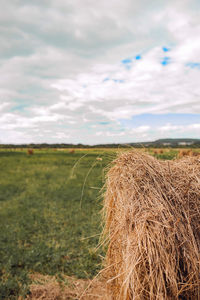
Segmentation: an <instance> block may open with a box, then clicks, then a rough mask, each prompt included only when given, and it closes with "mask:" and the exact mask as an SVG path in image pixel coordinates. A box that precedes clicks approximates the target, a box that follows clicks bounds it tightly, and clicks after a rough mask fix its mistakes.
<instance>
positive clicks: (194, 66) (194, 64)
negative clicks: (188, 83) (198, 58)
mask: <svg viewBox="0 0 200 300" xmlns="http://www.w3.org/2000/svg"><path fill="white" fill-rule="evenodd" d="M186 67H190V68H191V69H195V68H197V69H200V63H199V62H189V63H187V64H186Z"/></svg>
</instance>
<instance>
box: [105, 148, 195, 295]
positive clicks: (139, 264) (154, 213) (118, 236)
mask: <svg viewBox="0 0 200 300" xmlns="http://www.w3.org/2000/svg"><path fill="white" fill-rule="evenodd" d="M114 163H115V164H114V166H113V167H112V168H111V169H110V171H109V172H108V175H107V183H106V192H105V200H104V201H105V202H104V213H105V234H106V237H107V238H108V241H109V244H108V250H107V255H106V264H107V269H108V270H109V271H107V277H108V285H109V290H110V291H111V293H112V295H113V299H114V300H130V299H134V300H145V299H148V300H164V299H171V300H172V299H173V300H174V299H194V300H197V299H200V159H198V158H194V157H188V158H184V159H181V160H177V161H158V160H157V159H155V158H154V157H152V156H150V155H147V154H145V153H141V152H140V153H139V152H136V151H131V152H128V153H127V152H126V153H124V154H122V155H121V156H119V157H118V158H117V159H116V160H115V161H114Z"/></svg>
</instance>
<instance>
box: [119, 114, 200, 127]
mask: <svg viewBox="0 0 200 300" xmlns="http://www.w3.org/2000/svg"><path fill="white" fill-rule="evenodd" d="M119 121H120V123H121V125H123V126H125V127H130V128H134V127H139V126H150V127H161V126H164V125H166V124H167V123H170V124H172V125H182V126H187V125H190V124H198V123H200V115H199V114H176V113H174V114H172V113H169V114H141V115H136V116H133V117H132V118H131V119H121V120H119Z"/></svg>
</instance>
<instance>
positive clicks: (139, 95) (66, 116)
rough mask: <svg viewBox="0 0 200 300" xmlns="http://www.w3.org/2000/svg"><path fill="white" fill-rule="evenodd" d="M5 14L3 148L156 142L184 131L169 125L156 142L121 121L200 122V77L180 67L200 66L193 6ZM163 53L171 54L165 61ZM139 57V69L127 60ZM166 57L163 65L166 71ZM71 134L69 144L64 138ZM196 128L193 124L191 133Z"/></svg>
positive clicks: (0, 101)
mask: <svg viewBox="0 0 200 300" xmlns="http://www.w3.org/2000/svg"><path fill="white" fill-rule="evenodd" d="M2 6H3V8H4V9H3V10H1V12H0V20H1V27H0V28H1V29H0V30H1V35H0V43H1V49H0V65H1V68H0V128H1V129H2V131H4V132H8V135H7V136H6V135H5V134H3V136H4V139H5V140H7V137H10V139H11V140H15V138H14V136H17V140H18V141H19V140H20V139H21V141H22V142H23V140H26V141H27V140H28V139H29V137H31V139H33V140H35V141H38V140H39V141H42V138H43V139H44V140H46V141H47V140H48V141H51V140H52V141H53V138H52V136H54V140H56V138H57V139H58V140H59V141H60V140H62V139H63V140H65V139H66V140H68V139H71V141H73V142H79V141H80V140H81V142H90V143H95V142H98V141H99V139H98V138H97V139H96V140H95V139H94V137H95V136H96V137H99V138H100V137H102V142H103V138H105V139H106V138H107V140H108V141H112V140H113V141H116V140H115V138H116V139H117V138H118V139H119V140H120V139H121V141H122V140H123V141H125V139H127V140H130V139H133V138H138V139H139V138H148V137H149V136H152V138H154V137H156V136H157V135H156V134H158V135H159V134H161V132H162V134H169V133H170V132H172V131H173V132H177V133H180V130H181V128H178V127H177V125H176V126H175V125H173V124H171V125H169V124H166V125H165V126H162V127H163V128H162V129H159V130H158V133H155V132H154V133H152V132H151V130H152V128H145V126H141V128H140V129H139V127H138V128H136V129H135V128H133V129H131V130H132V131H130V130H129V131H128V130H126V129H124V128H121V125H120V123H119V120H120V119H123V118H124V119H127V118H131V117H132V116H133V115H138V114H144V113H155V114H162V113H168V112H173V113H200V102H199V96H200V85H199V80H198V78H199V74H200V73H199V72H200V70H199V69H198V68H190V67H189V66H186V64H187V63H190V62H199V51H200V42H199V40H198V38H197V37H198V36H199V35H200V25H199V17H200V10H199V6H198V1H194V2H193V3H191V1H189V0H185V1H179V0H175V1H172V0H170V1H167V2H166V3H164V2H163V1H161V0H155V1H153V2H151V1H147V0H142V1H131V0H125V1H123V2H122V1H120V0H115V1H114V0H111V1H106V0H102V1H98V2H94V1H91V0H85V1H81V0H75V1H71V0H70V1H64V0H57V1H38V0H35V1H32V2H27V1H24V0H20V1H11V2H10V1H6V0H3V5H2ZM163 46H166V47H169V48H170V49H171V51H169V52H166V53H164V52H163V50H162V47H163ZM137 54H141V56H142V59H141V60H138V61H137V60H135V59H134V57H135V56H136V55H137ZM165 56H167V57H168V56H169V57H170V64H168V65H166V66H163V65H161V62H162V60H163V59H164V57H165ZM124 58H130V59H133V63H132V64H131V69H129V70H128V69H126V68H125V66H124V65H123V64H122V63H121V60H122V59H124ZM107 79H109V80H107ZM101 122H104V123H105V122H108V123H109V124H108V125H104V126H102V124H100V123H101ZM170 126H171V127H170ZM180 126H181V125H180ZM41 127H42V128H43V129H42V128H41ZM38 128H40V135H41V137H40V138H39V139H38V138H37V135H36V134H35V133H36V130H38ZM69 128H70V130H71V131H72V132H73V134H71V137H69V136H68V133H66V136H65V132H68V130H69ZM198 129H199V128H198V124H192V125H191V126H190V127H188V128H187V130H188V134H190V132H189V130H191V131H192V130H195V132H197V131H198ZM48 130H49V131H50V132H51V133H54V134H50V132H48ZM120 130H121V131H120ZM123 130H124V131H123ZM134 130H136V131H135V132H134ZM101 132H103V134H98V133H101ZM23 133H24V139H23ZM57 133H58V134H57ZM12 134H13V139H12ZM146 134H147V136H146ZM196 134H197V133H196ZM137 135H138V137H137ZM135 136H136V137H135ZM4 139H3V138H2V137H1V136H0V140H4ZM84 139H85V140H84ZM105 142H106V140H105Z"/></svg>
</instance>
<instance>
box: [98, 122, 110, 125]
mask: <svg viewBox="0 0 200 300" xmlns="http://www.w3.org/2000/svg"><path fill="white" fill-rule="evenodd" d="M99 124H100V125H108V124H110V122H99Z"/></svg>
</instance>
